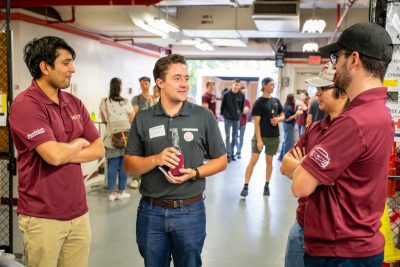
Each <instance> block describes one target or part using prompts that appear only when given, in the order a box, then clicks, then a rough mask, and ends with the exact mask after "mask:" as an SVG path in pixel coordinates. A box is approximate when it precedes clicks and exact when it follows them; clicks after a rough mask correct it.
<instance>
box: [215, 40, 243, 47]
mask: <svg viewBox="0 0 400 267" xmlns="http://www.w3.org/2000/svg"><path fill="white" fill-rule="evenodd" d="M208 40H209V41H210V42H211V43H212V44H213V45H215V46H233V47H247V44H246V43H245V42H243V41H242V40H240V39H228V38H223V39H218V38H217V39H214V38H213V39H208Z"/></svg>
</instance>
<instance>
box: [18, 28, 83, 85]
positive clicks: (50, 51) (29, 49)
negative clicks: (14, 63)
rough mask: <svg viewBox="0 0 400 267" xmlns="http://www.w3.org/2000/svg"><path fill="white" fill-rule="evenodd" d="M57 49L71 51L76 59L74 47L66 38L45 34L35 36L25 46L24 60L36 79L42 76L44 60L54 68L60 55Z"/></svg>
mask: <svg viewBox="0 0 400 267" xmlns="http://www.w3.org/2000/svg"><path fill="white" fill-rule="evenodd" d="M57 49H65V50H67V51H68V52H70V53H71V55H72V59H75V56H76V54H75V51H74V49H73V48H72V47H71V46H70V45H69V44H67V43H66V42H65V41H64V39H61V38H59V37H54V36H45V37H42V38H39V39H37V38H35V39H33V40H32V41H30V42H29V43H27V44H26V45H25V47H24V61H25V64H26V66H27V67H28V70H29V72H30V74H31V75H32V77H33V78H34V79H38V78H40V77H41V76H42V72H41V70H40V67H39V64H40V62H42V61H44V62H46V63H47V64H49V65H50V66H51V67H52V68H54V62H55V60H56V58H57V57H58V55H59V54H58V52H57Z"/></svg>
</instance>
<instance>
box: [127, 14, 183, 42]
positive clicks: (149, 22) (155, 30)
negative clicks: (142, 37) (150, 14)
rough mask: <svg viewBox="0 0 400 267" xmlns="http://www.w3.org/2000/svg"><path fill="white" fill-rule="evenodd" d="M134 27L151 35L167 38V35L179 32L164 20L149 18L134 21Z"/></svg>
mask: <svg viewBox="0 0 400 267" xmlns="http://www.w3.org/2000/svg"><path fill="white" fill-rule="evenodd" d="M134 23H135V25H136V26H138V27H140V28H142V29H143V30H145V31H147V32H150V33H152V34H155V35H158V36H161V37H163V38H167V36H168V34H169V33H172V32H179V28H178V27H177V26H175V25H173V24H172V23H170V22H168V21H166V20H165V19H159V18H150V19H144V20H135V21H134Z"/></svg>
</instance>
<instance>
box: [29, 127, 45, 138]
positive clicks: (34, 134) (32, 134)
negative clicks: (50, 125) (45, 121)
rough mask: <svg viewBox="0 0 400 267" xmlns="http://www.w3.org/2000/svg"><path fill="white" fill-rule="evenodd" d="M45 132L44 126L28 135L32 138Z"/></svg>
mask: <svg viewBox="0 0 400 267" xmlns="http://www.w3.org/2000/svg"><path fill="white" fill-rule="evenodd" d="M44 133H45V130H44V129H43V128H40V129H36V130H34V131H33V132H31V133H28V134H27V135H26V136H27V137H28V139H29V140H31V139H32V138H34V137H35V136H38V135H39V134H44Z"/></svg>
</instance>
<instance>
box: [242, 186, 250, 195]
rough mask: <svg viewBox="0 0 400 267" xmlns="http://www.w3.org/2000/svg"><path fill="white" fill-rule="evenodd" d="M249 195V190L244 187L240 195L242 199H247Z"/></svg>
mask: <svg viewBox="0 0 400 267" xmlns="http://www.w3.org/2000/svg"><path fill="white" fill-rule="evenodd" d="M248 194H249V189H248V188H246V187H243V189H242V192H240V195H241V196H242V197H247V195H248Z"/></svg>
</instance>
